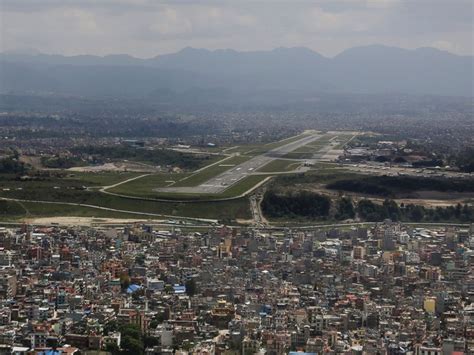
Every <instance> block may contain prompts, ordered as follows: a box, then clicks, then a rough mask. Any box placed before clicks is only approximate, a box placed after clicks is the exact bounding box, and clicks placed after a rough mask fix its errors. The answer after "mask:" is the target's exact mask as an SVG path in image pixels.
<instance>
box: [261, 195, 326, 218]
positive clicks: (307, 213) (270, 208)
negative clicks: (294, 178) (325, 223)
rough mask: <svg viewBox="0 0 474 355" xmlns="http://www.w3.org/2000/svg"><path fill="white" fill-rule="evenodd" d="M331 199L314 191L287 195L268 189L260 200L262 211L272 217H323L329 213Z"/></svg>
mask: <svg viewBox="0 0 474 355" xmlns="http://www.w3.org/2000/svg"><path fill="white" fill-rule="evenodd" d="M330 207H331V200H330V199H329V197H327V196H323V195H320V194H317V193H314V192H308V191H298V192H294V193H291V194H289V195H286V194H279V193H277V192H276V191H275V190H271V189H270V190H268V191H267V192H266V193H265V196H264V199H263V201H262V211H263V213H264V214H265V215H268V216H269V217H273V218H281V217H288V218H295V217H307V218H313V219H317V218H325V217H327V216H328V215H329V209H330Z"/></svg>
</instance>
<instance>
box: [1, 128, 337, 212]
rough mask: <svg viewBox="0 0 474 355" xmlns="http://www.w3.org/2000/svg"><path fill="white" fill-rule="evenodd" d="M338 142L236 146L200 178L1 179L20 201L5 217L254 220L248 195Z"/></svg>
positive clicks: (317, 138)
mask: <svg viewBox="0 0 474 355" xmlns="http://www.w3.org/2000/svg"><path fill="white" fill-rule="evenodd" d="M333 136H334V135H333V134H326V135H321V134H315V133H314V132H306V133H304V134H302V135H299V136H295V137H290V138H288V139H285V140H282V141H278V142H272V143H268V144H256V145H251V146H245V147H244V146H241V147H232V148H230V149H226V152H225V153H226V154H232V155H231V156H229V157H227V158H224V159H223V158H222V157H217V156H215V157H213V158H212V159H209V163H210V164H208V165H207V166H204V167H202V168H200V169H198V170H196V171H195V172H183V173H149V174H146V173H143V172H142V173H140V172H126V171H123V172H117V171H93V172H92V171H87V172H86V171H84V172H82V171H74V172H72V171H70V170H63V171H60V170H58V174H57V175H55V174H52V175H51V176H49V177H40V178H33V179H30V180H26V181H20V180H19V179H18V178H17V177H15V176H0V197H3V198H7V199H8V198H9V199H17V200H19V201H11V200H10V201H8V202H6V201H3V202H4V203H6V204H4V207H5V206H6V207H5V214H7V215H12V216H22V217H24V216H29V217H49V216H55V215H64V216H84V217H97V218H107V217H112V218H132V217H135V218H160V217H165V216H176V217H183V218H186V217H188V218H205V219H216V220H221V221H230V220H236V219H239V220H249V219H250V218H251V217H252V214H251V211H250V208H249V201H248V199H247V198H246V197H244V195H245V194H246V193H248V192H249V191H251V190H252V189H254V188H255V187H256V186H258V185H259V184H261V183H263V182H265V181H266V180H267V179H269V178H270V177H272V176H274V175H277V174H279V173H286V172H288V173H292V172H293V171H295V170H297V169H298V168H299V167H300V166H301V162H295V161H292V160H285V159H281V158H280V157H281V156H284V155H285V154H288V153H289V152H292V151H298V150H299V151H301V150H302V149H303V148H304V149H307V148H308V147H311V148H313V149H316V147H324V146H326V145H327V144H328V142H329V140H330V139H331V138H332V137H333ZM305 147H306V148H305ZM243 152H247V153H248V154H242V153H243ZM305 169H306V168H305ZM311 169H312V170H313V171H314V174H321V169H322V170H324V171H325V170H327V169H339V168H337V167H336V166H335V165H332V164H329V165H328V166H326V165H323V163H321V164H320V163H317V164H316V165H315V166H313V167H311Z"/></svg>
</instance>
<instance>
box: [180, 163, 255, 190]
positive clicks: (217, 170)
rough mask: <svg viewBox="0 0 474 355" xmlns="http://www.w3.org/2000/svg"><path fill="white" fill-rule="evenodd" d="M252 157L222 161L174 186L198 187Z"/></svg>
mask: <svg viewBox="0 0 474 355" xmlns="http://www.w3.org/2000/svg"><path fill="white" fill-rule="evenodd" d="M250 158H251V157H248V156H244V155H239V156H234V157H231V158H228V159H224V160H222V161H220V162H219V163H217V164H214V165H212V166H209V167H207V168H204V169H202V170H200V171H199V172H197V173H194V174H191V175H189V177H187V178H185V179H182V180H180V181H178V182H177V183H176V184H174V185H173V186H174V187H184V186H197V185H200V184H202V183H204V182H206V181H207V180H209V179H211V178H213V177H214V176H217V175H219V174H221V173H223V172H224V171H227V170H229V169H232V168H233V167H234V166H236V165H239V164H241V163H243V162H245V161H247V160H249V159H250Z"/></svg>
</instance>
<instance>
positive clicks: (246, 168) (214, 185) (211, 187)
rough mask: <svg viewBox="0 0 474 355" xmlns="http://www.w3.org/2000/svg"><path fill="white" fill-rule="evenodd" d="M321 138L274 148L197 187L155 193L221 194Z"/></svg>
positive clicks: (306, 139)
mask: <svg viewBox="0 0 474 355" xmlns="http://www.w3.org/2000/svg"><path fill="white" fill-rule="evenodd" d="M321 137H322V135H321V134H314V135H310V136H307V137H304V138H301V139H299V140H297V141H294V142H291V143H288V144H285V145H283V146H281V147H277V148H274V149H272V150H269V151H268V152H266V153H264V154H262V155H259V156H256V157H254V158H252V159H250V160H247V161H246V162H243V163H242V164H239V165H236V166H234V167H233V168H231V169H229V170H227V171H225V172H223V173H221V174H219V175H217V176H215V177H213V178H211V179H209V180H208V181H206V182H204V183H202V184H201V185H198V186H192V187H163V188H158V189H156V190H155V191H162V192H175V193H194V194H196V193H197V194H215V193H220V192H223V191H224V190H225V189H227V188H228V187H229V186H231V185H233V184H235V183H237V182H238V181H240V180H242V179H244V178H245V177H247V176H249V175H252V173H253V172H255V171H256V170H257V169H259V168H261V167H262V166H264V165H266V164H268V163H269V162H271V161H273V160H275V159H278V158H280V157H281V156H284V155H285V154H287V153H290V152H292V151H294V150H295V149H298V148H299V147H302V146H304V145H306V144H309V143H311V142H314V141H316V140H318V139H320V138H321Z"/></svg>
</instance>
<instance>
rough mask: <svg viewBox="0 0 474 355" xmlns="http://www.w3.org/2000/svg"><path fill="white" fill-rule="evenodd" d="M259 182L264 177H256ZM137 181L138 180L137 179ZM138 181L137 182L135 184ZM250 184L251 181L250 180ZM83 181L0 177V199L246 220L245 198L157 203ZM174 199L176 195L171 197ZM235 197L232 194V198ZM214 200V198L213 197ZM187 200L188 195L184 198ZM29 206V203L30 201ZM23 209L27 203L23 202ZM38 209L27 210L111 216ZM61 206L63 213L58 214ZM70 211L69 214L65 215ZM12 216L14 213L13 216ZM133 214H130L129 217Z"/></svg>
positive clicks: (77, 208)
mask: <svg viewBox="0 0 474 355" xmlns="http://www.w3.org/2000/svg"><path fill="white" fill-rule="evenodd" d="M259 178H260V179H263V178H264V177H260V176H259ZM139 180H140V179H139ZM139 180H138V181H139ZM251 182H252V183H254V181H251ZM242 183H243V184H242V185H241V186H236V187H233V188H234V190H231V191H230V193H235V192H239V189H246V188H247V184H248V183H249V182H245V181H242ZM83 184H84V181H82V180H73V179H72V178H69V179H63V178H56V177H48V178H41V179H34V180H25V181H21V180H18V179H16V178H14V177H12V176H10V178H8V176H5V175H3V176H1V179H0V197H7V198H15V199H22V200H30V201H53V202H68V203H78V204H79V203H80V204H89V205H94V206H101V207H107V208H113V209H117V210H123V211H134V212H138V213H140V212H142V213H153V214H166V215H176V216H186V217H198V218H199V217H200V218H212V219H233V218H243V219H247V218H250V211H249V204H248V201H247V200H246V199H244V198H243V199H235V200H232V201H219V202H217V201H216V202H206V201H205V199H204V197H203V198H202V200H203V201H202V202H187V203H182V202H173V201H170V202H158V201H148V200H140V199H139V198H137V199H131V198H125V197H120V196H113V195H109V194H104V193H100V192H97V191H90V190H84V189H83V187H82V186H83ZM174 196H175V198H177V197H176V194H174ZM234 196H235V195H234ZM214 197H215V196H214ZM224 197H225V196H224ZM188 198H189V196H188ZM32 203H33V202H32ZM23 204H24V205H25V206H27V204H29V203H27V202H25V203H23ZM41 205H42V206H41V208H40V209H34V210H30V208H28V209H29V210H30V212H31V213H32V214H34V215H41V216H42V215H44V216H50V215H54V214H56V215H65V213H66V212H67V213H70V214H68V215H74V213H75V212H74V211H71V210H75V211H76V212H77V213H81V215H82V214H83V213H86V214H87V215H89V216H101V217H102V216H104V217H105V216H108V215H111V214H114V213H115V212H113V211H100V210H97V209H96V210H95V211H94V210H92V211H91V210H90V209H87V210H84V208H82V207H86V206H68V207H65V206H67V205H56V204H41ZM63 207H64V212H63V211H62V209H63ZM68 211H71V212H68ZM15 214H16V213H15ZM131 215H133V214H130V215H129V216H128V217H130V216H131Z"/></svg>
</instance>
